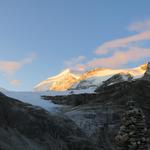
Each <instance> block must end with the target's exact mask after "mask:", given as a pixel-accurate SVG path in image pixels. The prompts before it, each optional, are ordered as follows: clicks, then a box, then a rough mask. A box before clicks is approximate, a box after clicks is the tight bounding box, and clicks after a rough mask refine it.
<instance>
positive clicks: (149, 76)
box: [143, 62, 150, 81]
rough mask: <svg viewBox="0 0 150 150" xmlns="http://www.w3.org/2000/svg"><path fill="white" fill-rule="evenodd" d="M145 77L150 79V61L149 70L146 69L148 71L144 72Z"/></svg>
mask: <svg viewBox="0 0 150 150" xmlns="http://www.w3.org/2000/svg"><path fill="white" fill-rule="evenodd" d="M143 79H144V80H149V81H150V62H149V63H148V65H147V70H146V72H145V73H144V76H143Z"/></svg>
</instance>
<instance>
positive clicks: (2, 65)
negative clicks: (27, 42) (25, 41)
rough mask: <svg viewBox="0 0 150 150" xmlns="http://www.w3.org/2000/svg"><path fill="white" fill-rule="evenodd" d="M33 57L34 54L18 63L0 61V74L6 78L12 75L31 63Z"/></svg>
mask: <svg viewBox="0 0 150 150" xmlns="http://www.w3.org/2000/svg"><path fill="white" fill-rule="evenodd" d="M35 56H36V55H35V54H31V55H30V56H29V57H27V58H25V59H23V60H20V61H9V60H8V61H0V72H2V73H4V74H5V75H7V76H10V75H13V74H14V73H15V72H16V71H18V70H19V69H21V68H22V67H23V66H24V65H25V64H29V63H32V61H33V60H34V59H35Z"/></svg>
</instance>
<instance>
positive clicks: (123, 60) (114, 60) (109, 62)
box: [86, 47, 150, 68]
mask: <svg viewBox="0 0 150 150" xmlns="http://www.w3.org/2000/svg"><path fill="white" fill-rule="evenodd" d="M146 57H150V48H140V47H130V48H129V49H128V50H127V51H115V52H114V53H113V55H112V56H109V57H104V58H98V59H95V60H92V61H89V62H88V63H87V65H86V67H109V68H110V67H111V68H116V67H120V66H122V65H125V64H127V63H131V62H136V61H138V60H140V59H143V58H146Z"/></svg>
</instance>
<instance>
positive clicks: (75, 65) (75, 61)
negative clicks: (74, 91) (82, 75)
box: [64, 56, 86, 72]
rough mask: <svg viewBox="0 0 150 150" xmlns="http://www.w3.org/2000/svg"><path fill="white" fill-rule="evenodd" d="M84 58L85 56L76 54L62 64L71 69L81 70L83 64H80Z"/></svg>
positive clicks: (82, 69)
mask: <svg viewBox="0 0 150 150" xmlns="http://www.w3.org/2000/svg"><path fill="white" fill-rule="evenodd" d="M85 60H86V57H85V56H78V57H73V58H71V59H70V60H66V61H65V62H64V64H65V66H66V67H67V68H70V69H71V70H74V71H79V72H82V71H84V69H85V68H84V65H82V64H83V63H84V61H85Z"/></svg>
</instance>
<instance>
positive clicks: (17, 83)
mask: <svg viewBox="0 0 150 150" xmlns="http://www.w3.org/2000/svg"><path fill="white" fill-rule="evenodd" d="M10 84H11V85H13V86H20V84H21V81H20V80H12V81H10Z"/></svg>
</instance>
